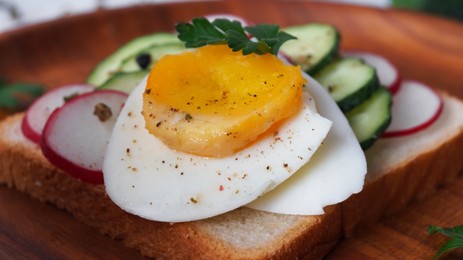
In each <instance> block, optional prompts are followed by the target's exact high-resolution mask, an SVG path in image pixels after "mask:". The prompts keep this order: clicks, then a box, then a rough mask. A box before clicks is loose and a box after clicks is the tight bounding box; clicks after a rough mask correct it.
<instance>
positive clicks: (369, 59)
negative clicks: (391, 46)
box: [343, 52, 401, 94]
mask: <svg viewBox="0 0 463 260" xmlns="http://www.w3.org/2000/svg"><path fill="white" fill-rule="evenodd" d="M343 54H344V55H345V56H348V57H357V58H360V59H362V60H364V61H365V62H366V63H367V64H370V65H371V66H373V67H375V68H376V73H378V78H379V82H380V83H381V85H383V86H385V87H387V88H388V89H389V91H390V92H391V93H392V94H394V93H396V92H397V91H398V90H399V87H400V82H401V79H400V75H399V72H398V71H397V69H396V68H395V67H394V65H392V63H391V62H389V60H387V59H386V58H384V57H382V56H379V55H377V54H373V53H369V52H344V53H343Z"/></svg>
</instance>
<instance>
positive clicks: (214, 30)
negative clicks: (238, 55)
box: [175, 17, 296, 55]
mask: <svg viewBox="0 0 463 260" xmlns="http://www.w3.org/2000/svg"><path fill="white" fill-rule="evenodd" d="M175 28H176V30H177V32H178V33H179V34H178V38H179V39H180V40H181V41H183V42H185V46H186V47H188V48H196V47H201V46H204V45H207V44H227V45H228V47H230V48H231V49H232V50H233V51H240V50H241V51H242V53H243V55H247V54H251V53H256V54H265V53H271V54H274V55H276V54H277V53H278V50H279V49H280V47H281V45H282V44H283V43H285V42H286V41H288V40H291V39H296V37H294V36H292V35H290V34H288V33H286V32H282V31H280V27H279V26H278V25H274V24H258V25H254V26H247V27H243V26H242V25H241V23H240V22H239V21H230V20H227V19H215V20H214V21H213V22H212V23H211V22H209V20H207V19H206V18H203V17H200V18H194V19H193V20H192V21H191V23H178V24H177V25H176V26H175ZM248 34H250V35H252V36H253V38H250V37H249V35H248Z"/></svg>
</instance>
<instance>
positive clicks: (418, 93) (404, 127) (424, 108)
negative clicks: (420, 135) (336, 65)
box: [343, 52, 443, 138]
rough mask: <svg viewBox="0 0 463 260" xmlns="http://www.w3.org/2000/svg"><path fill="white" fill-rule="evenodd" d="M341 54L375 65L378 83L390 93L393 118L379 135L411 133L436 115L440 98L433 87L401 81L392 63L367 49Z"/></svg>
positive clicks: (432, 121)
mask: <svg viewBox="0 0 463 260" xmlns="http://www.w3.org/2000/svg"><path fill="white" fill-rule="evenodd" d="M343 55H345V56H351V57H357V58H361V59H363V60H364V61H365V62H366V63H368V64H370V65H371V66H373V67H375V68H376V72H377V73H378V78H379V81H380V83H381V85H384V86H386V87H387V88H388V90H389V91H390V92H391V93H392V94H393V100H392V111H391V112H392V122H391V124H390V125H389V127H388V128H387V129H386V132H385V133H384V134H383V135H382V136H381V137H383V138H387V137H399V136H405V135H410V134H413V133H416V132H419V131H421V130H424V129H426V128H427V127H428V126H430V125H432V123H434V122H435V121H436V120H437V119H438V118H439V116H440V114H441V112H442V109H443V101H442V98H441V97H440V96H439V94H438V93H437V92H435V91H434V90H433V89H432V88H430V87H428V86H426V85H425V84H423V83H420V82H416V81H402V80H401V77H400V74H399V72H398V70H397V69H396V68H395V67H394V65H392V63H391V62H389V61H388V60H387V59H386V58H384V57H382V56H380V55H377V54H373V53H369V52H343Z"/></svg>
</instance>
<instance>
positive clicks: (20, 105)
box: [0, 82, 43, 111]
mask: <svg viewBox="0 0 463 260" xmlns="http://www.w3.org/2000/svg"><path fill="white" fill-rule="evenodd" d="M42 93H43V87H42V86H39V85H36V84H28V83H14V84H9V85H7V84H6V83H5V82H0V109H7V110H9V111H21V110H24V109H26V108H27V107H28V106H29V105H30V104H31V103H32V102H33V101H34V100H35V99H36V98H37V97H39V96H40V95H42Z"/></svg>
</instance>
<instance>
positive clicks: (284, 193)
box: [247, 58, 367, 215]
mask: <svg viewBox="0 0 463 260" xmlns="http://www.w3.org/2000/svg"><path fill="white" fill-rule="evenodd" d="M283 59H284V58H283ZM303 76H304V78H305V79H307V80H308V84H306V86H305V88H304V91H308V92H309V93H310V94H311V95H312V97H313V98H314V99H315V102H316V106H317V111H318V113H319V114H320V115H322V116H323V117H326V118H328V119H330V120H331V121H332V122H333V126H332V128H331V130H330V132H329V133H328V136H327V137H326V139H325V141H324V142H323V145H322V146H321V147H320V148H319V149H318V150H317V152H316V153H315V155H314V157H313V158H312V159H311V160H310V161H309V162H308V163H307V164H306V165H304V166H303V167H302V168H301V169H299V171H298V172H296V173H295V174H293V175H292V176H291V178H289V179H288V180H286V181H285V182H283V183H282V184H281V185H279V186H277V187H276V188H275V189H274V190H272V191H270V192H269V193H267V194H265V195H264V196H262V197H261V198H259V199H257V200H255V201H253V202H251V203H250V204H248V205H247V207H249V208H253V209H257V210H262V211H267V212H273V213H280V214H293V215H320V214H323V213H324V209H323V208H324V207H326V206H328V205H333V204H337V203H339V202H342V201H344V200H346V199H347V198H349V197H350V196H351V195H352V194H355V193H358V192H360V191H361V190H362V188H363V184H364V180H365V175H366V173H367V162H366V158H365V154H364V152H363V150H362V148H361V147H360V144H359V142H358V141H357V138H356V137H355V134H354V132H353V131H352V129H351V127H350V126H349V123H348V121H347V119H346V118H345V116H344V114H343V113H342V111H341V110H340V109H339V107H338V106H337V105H336V103H335V102H334V101H333V99H332V98H331V97H330V95H329V94H328V92H327V91H326V90H325V89H324V88H323V87H322V86H321V85H320V84H319V83H318V82H317V81H316V80H314V79H313V78H312V77H310V76H309V75H307V74H306V73H304V72H303Z"/></svg>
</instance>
